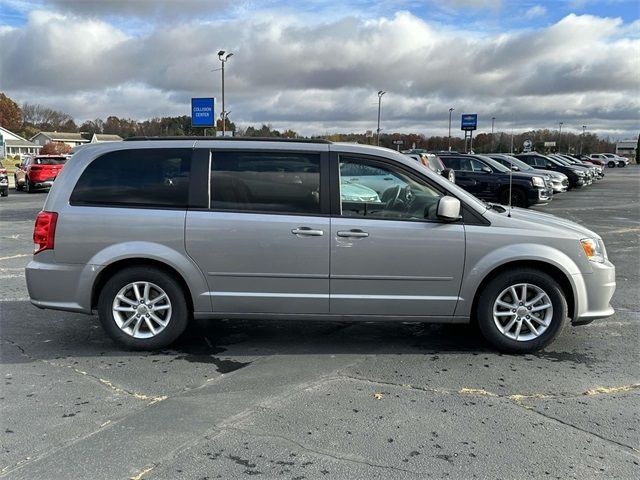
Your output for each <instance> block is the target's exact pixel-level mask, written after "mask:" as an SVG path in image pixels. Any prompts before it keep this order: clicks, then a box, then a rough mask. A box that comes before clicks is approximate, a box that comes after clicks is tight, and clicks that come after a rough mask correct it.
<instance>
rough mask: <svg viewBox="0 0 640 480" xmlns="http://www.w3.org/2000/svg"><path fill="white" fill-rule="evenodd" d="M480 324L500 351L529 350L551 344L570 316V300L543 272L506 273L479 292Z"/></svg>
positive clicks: (481, 328)
mask: <svg viewBox="0 0 640 480" xmlns="http://www.w3.org/2000/svg"><path fill="white" fill-rule="evenodd" d="M480 295H481V296H480V299H479V301H478V306H477V310H476V313H477V319H478V326H479V328H480V331H481V332H482V334H483V336H484V337H485V338H486V339H487V340H488V341H489V342H490V343H491V344H492V345H493V346H495V347H496V348H497V349H498V350H500V351H503V352H509V353H530V352H535V351H536V350H540V349H541V348H544V347H545V346H546V345H548V344H549V343H551V342H552V341H553V340H554V339H555V338H556V336H557V335H558V334H559V333H560V331H561V330H562V326H563V324H564V321H565V319H566V318H567V301H566V298H565V296H564V293H563V291H562V288H561V287H560V286H559V285H558V283H557V282H556V281H555V280H554V279H553V278H551V277H550V276H549V275H547V274H546V273H544V272H541V271H539V270H534V269H517V270H510V271H507V272H503V273H501V274H499V275H498V276H496V277H495V278H494V279H492V280H491V281H490V282H489V283H488V284H487V286H486V287H485V289H484V291H483V292H480Z"/></svg>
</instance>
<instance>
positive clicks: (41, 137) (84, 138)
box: [31, 132, 122, 147]
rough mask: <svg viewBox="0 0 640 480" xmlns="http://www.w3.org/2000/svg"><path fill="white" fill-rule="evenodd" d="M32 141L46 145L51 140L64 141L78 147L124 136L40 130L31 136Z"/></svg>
mask: <svg viewBox="0 0 640 480" xmlns="http://www.w3.org/2000/svg"><path fill="white" fill-rule="evenodd" d="M31 141H32V142H34V143H36V144H38V145H40V146H44V145H46V144H47V143H49V142H62V143H66V144H67V145H69V146H70V147H77V146H78V145H85V144H87V143H102V142H121V141H122V137H121V136H120V135H110V134H106V133H86V132H80V133H66V132H40V133H37V134H36V135H34V136H33V137H31Z"/></svg>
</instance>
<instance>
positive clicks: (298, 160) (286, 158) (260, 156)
mask: <svg viewBox="0 0 640 480" xmlns="http://www.w3.org/2000/svg"><path fill="white" fill-rule="evenodd" d="M211 208H212V209H214V210H234V211H248V212H266V213H270V212H273V213H296V214H312V215H313V214H319V213H320V155H319V154H317V153H281V152H255V151H246V152H243V151H229V152H225V151H215V152H213V158H212V162H211Z"/></svg>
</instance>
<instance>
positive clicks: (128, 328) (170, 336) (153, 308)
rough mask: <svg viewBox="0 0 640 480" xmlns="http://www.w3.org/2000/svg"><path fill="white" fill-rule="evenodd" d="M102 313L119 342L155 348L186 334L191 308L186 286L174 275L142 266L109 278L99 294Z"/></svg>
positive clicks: (100, 311) (108, 329)
mask: <svg viewBox="0 0 640 480" xmlns="http://www.w3.org/2000/svg"><path fill="white" fill-rule="evenodd" d="M98 316H99V318H100V322H101V323H102V326H103V327H104V329H105V330H106V332H107V334H108V335H109V336H110V337H111V338H112V339H113V340H114V341H116V343H118V344H120V345H121V346H123V347H126V348H129V349H132V350H153V349H157V348H163V347H166V346H167V345H169V344H171V343H172V342H173V341H175V340H176V339H177V338H178V337H179V336H180V335H181V334H182V332H183V331H184V329H185V328H186V326H187V323H188V319H189V309H188V307H187V301H186V299H185V293H184V291H183V289H182V288H181V286H180V284H179V283H178V282H176V280H175V279H174V278H173V277H172V276H171V275H168V274H167V273H165V272H164V271H162V270H160V269H157V268H153V267H144V266H140V267H132V268H127V269H125V270H121V271H119V272H117V273H116V274H114V275H113V276H112V277H111V278H109V280H107V282H106V283H105V285H104V287H103V288H102V291H101V292H100V295H99V298H98Z"/></svg>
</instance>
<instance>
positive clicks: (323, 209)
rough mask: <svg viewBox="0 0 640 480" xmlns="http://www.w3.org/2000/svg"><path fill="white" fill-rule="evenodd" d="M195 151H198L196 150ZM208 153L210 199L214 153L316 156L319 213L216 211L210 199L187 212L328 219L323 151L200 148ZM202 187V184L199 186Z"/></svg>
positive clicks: (326, 154) (326, 162) (326, 159)
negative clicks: (205, 203) (317, 158)
mask: <svg viewBox="0 0 640 480" xmlns="http://www.w3.org/2000/svg"><path fill="white" fill-rule="evenodd" d="M196 150H198V149H197V148H196ZM200 150H206V151H208V152H210V157H209V165H208V171H207V175H206V178H207V196H208V197H210V192H211V186H210V182H211V167H212V164H213V161H214V159H215V154H216V152H254V153H274V154H287V153H288V154H297V155H304V154H306V155H317V156H318V157H319V158H320V164H319V167H320V169H319V174H320V211H319V212H317V213H316V212H274V211H268V210H240V209H224V210H222V209H216V208H213V207H211V198H209V201H208V203H207V206H206V207H194V208H190V209H189V210H194V211H207V212H217V213H235V214H242V213H246V214H251V215H279V216H283V215H284V216H296V217H329V215H330V212H329V208H330V198H329V197H330V195H329V152H328V151H324V150H290V149H279V148H278V149H271V148H269V149H256V148H246V147H245V148H200ZM200 185H202V182H201V183H200V184H199V186H200Z"/></svg>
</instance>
